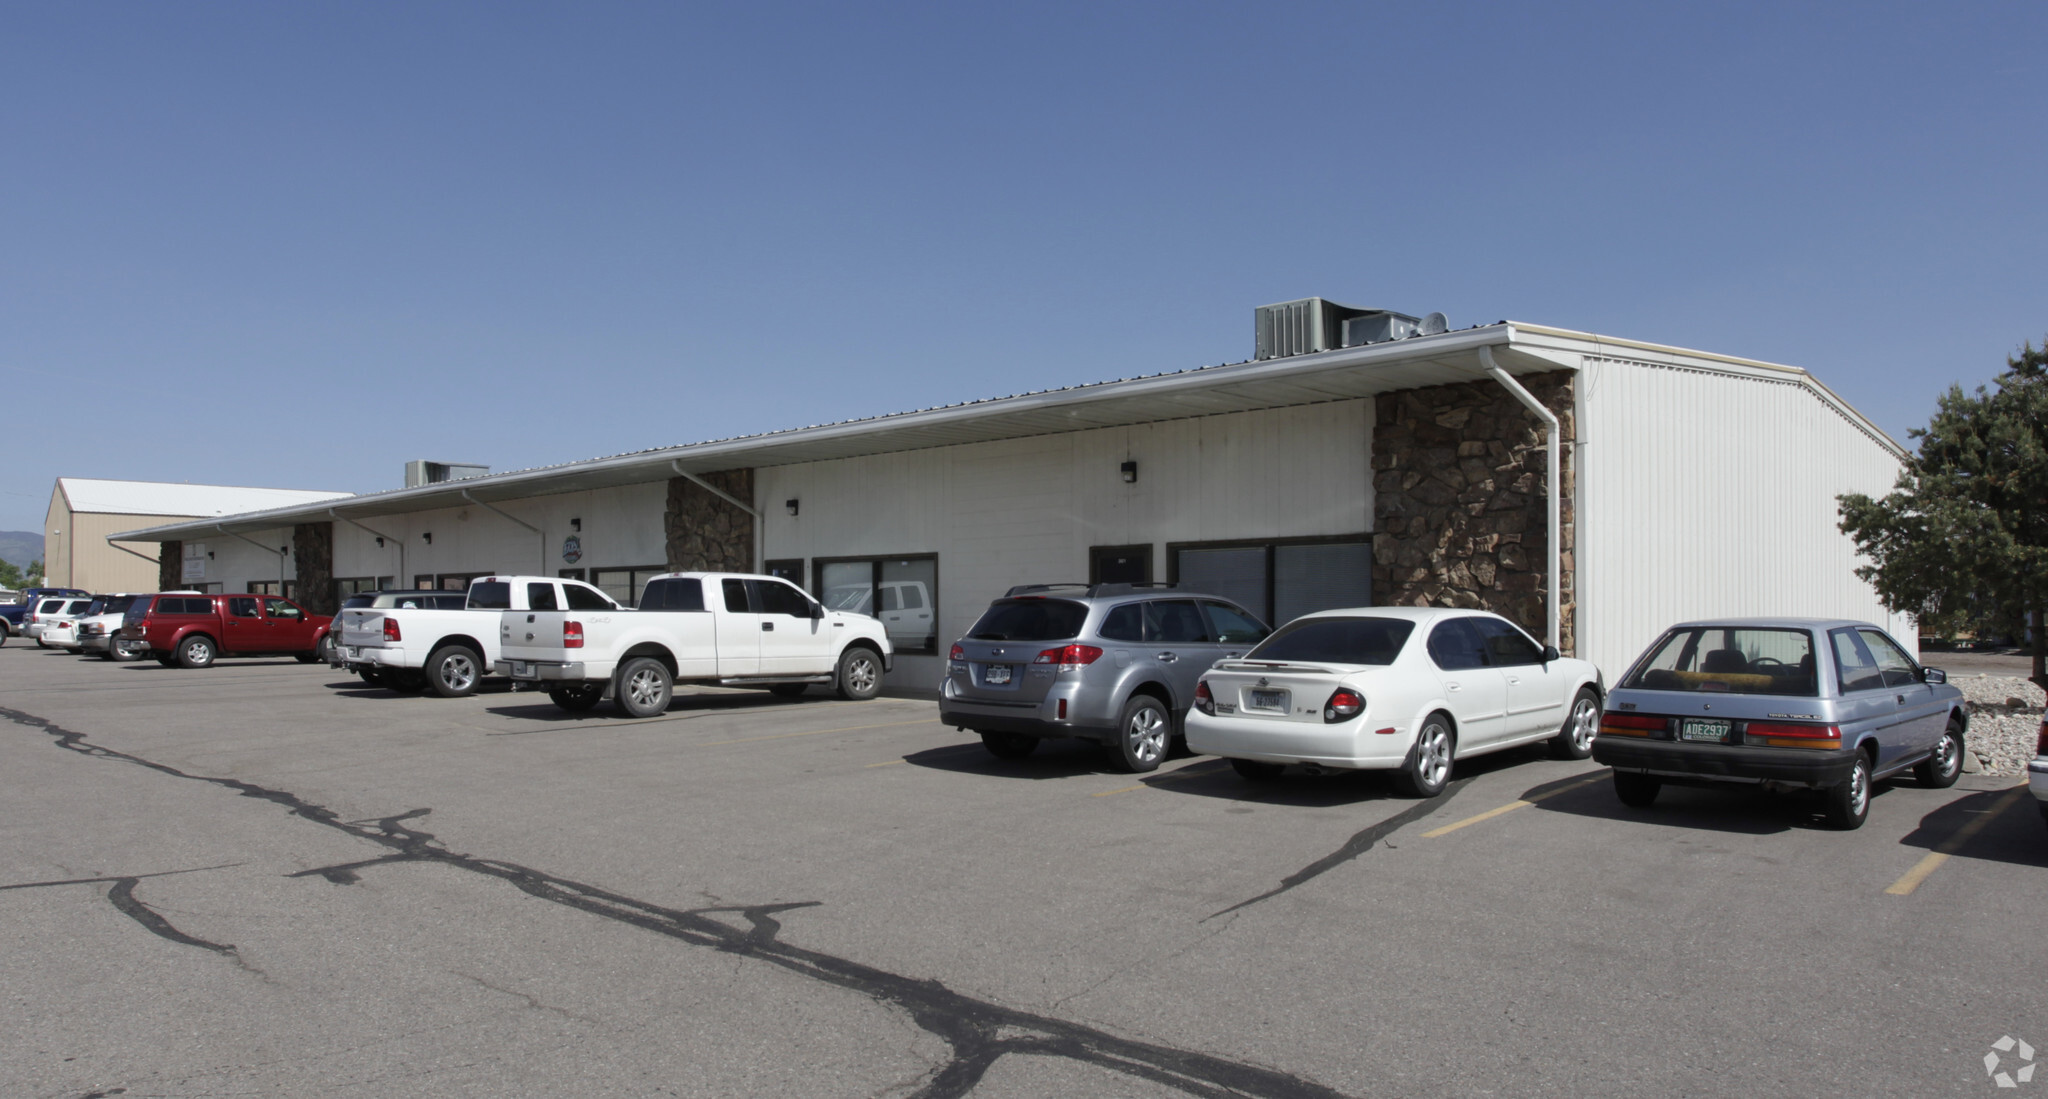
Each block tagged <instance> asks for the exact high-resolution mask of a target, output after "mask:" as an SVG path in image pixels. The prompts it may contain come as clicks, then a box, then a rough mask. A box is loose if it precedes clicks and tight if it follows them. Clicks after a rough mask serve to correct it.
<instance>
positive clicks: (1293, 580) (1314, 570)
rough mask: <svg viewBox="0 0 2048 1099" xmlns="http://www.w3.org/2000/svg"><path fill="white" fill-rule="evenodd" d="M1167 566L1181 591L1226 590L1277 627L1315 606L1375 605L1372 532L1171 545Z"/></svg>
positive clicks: (1230, 597) (1216, 592)
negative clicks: (1325, 536) (1337, 535)
mask: <svg viewBox="0 0 2048 1099" xmlns="http://www.w3.org/2000/svg"><path fill="white" fill-rule="evenodd" d="M1166 568H1167V577H1168V579H1170V580H1172V581H1173V582H1174V583H1175V584H1177V585H1178V586H1179V587H1180V588H1181V590H1183V591H1192V592H1204V593H1206V594H1209V595H1220V596H1222V597H1223V598H1225V599H1228V600H1230V601H1232V602H1234V603H1236V604H1238V605H1239V606H1241V607H1244V608H1245V609H1246V610H1249V611H1251V612H1253V613H1254V614H1258V615H1261V616H1262V617H1264V618H1265V619H1266V621H1268V622H1271V623H1272V624H1273V625H1275V626H1282V625H1285V624H1287V623H1288V622H1292V621H1293V620H1295V619H1297V618H1299V617H1301V616H1302V615H1304V614H1309V613H1312V612H1314V611H1326V610H1331V609H1334V608H1337V607H1369V606H1371V605H1372V536H1371V535H1368V534H1354V535H1346V536H1340V537H1336V538H1294V539H1276V540H1274V541H1270V542H1206V543H1195V542H1190V543H1182V544H1175V545H1168V546H1167V547H1166Z"/></svg>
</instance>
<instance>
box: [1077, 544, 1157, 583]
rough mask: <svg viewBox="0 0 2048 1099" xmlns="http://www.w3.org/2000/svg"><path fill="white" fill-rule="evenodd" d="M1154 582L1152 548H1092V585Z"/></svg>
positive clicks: (1089, 562) (1090, 556)
mask: <svg viewBox="0 0 2048 1099" xmlns="http://www.w3.org/2000/svg"><path fill="white" fill-rule="evenodd" d="M1151 580H1152V546H1151V544H1150V543H1147V544H1145V545H1142V546H1090V547H1089V549H1088V582H1089V583H1090V584H1146V583H1150V582H1151Z"/></svg>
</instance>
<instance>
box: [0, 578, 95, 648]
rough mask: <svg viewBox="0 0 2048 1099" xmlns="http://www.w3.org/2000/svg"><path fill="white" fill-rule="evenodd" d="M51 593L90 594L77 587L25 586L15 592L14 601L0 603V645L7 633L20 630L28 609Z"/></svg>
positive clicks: (5, 638)
mask: <svg viewBox="0 0 2048 1099" xmlns="http://www.w3.org/2000/svg"><path fill="white" fill-rule="evenodd" d="M52 595H76V596H91V595H92V593H91V592H89V591H81V590H80V589H78V588H25V589H23V590H21V591H19V592H16V593H15V601H14V602H12V603H4V604H0V645H4V644H6V643H7V638H8V636H9V635H11V634H17V633H20V632H22V625H23V621H24V620H25V619H26V618H27V617H28V614H29V611H31V610H32V609H34V607H35V605H36V604H37V603H38V602H40V601H41V600H42V599H43V598H44V597H46V596H52Z"/></svg>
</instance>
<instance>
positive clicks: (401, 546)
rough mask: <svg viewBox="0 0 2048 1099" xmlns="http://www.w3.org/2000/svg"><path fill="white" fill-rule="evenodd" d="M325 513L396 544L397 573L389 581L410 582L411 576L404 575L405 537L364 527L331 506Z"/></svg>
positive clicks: (372, 580) (374, 580)
mask: <svg viewBox="0 0 2048 1099" xmlns="http://www.w3.org/2000/svg"><path fill="white" fill-rule="evenodd" d="M327 514H328V515H329V516H330V517H331V518H335V519H339V520H341V521H342V522H344V523H347V524H348V525H349V526H352V527H354V528H356V529H357V530H369V531H370V533H371V534H374V535H376V536H377V537H379V538H382V539H384V541H385V543H386V544H387V545H392V546H397V547H398V575H397V576H395V577H393V578H392V580H391V582H392V583H394V584H410V583H412V578H411V577H408V576H406V575H405V539H403V538H398V537H395V536H393V535H389V534H386V533H384V532H383V531H381V530H370V528H369V527H366V526H364V525H362V524H361V523H358V522H356V521H355V520H354V519H351V518H349V517H348V516H346V515H343V514H342V513H340V512H338V511H336V510H334V509H333V508H328V509H327ZM375 582H376V578H375V577H372V578H371V583H375Z"/></svg>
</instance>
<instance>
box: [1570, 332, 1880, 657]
mask: <svg viewBox="0 0 2048 1099" xmlns="http://www.w3.org/2000/svg"><path fill="white" fill-rule="evenodd" d="M1579 405H1580V418H1579V424H1580V428H1579V445H1580V448H1581V449H1580V451H1579V467H1578V468H1579V471H1580V473H1579V476H1580V486H1579V501H1580V503H1579V514H1578V522H1579V526H1578V560H1577V562H1576V564H1577V566H1578V577H1579V593H1580V607H1579V621H1580V623H1581V626H1580V628H1581V630H1582V633H1581V635H1580V636H1581V638H1582V645H1583V649H1582V652H1583V653H1584V654H1585V655H1586V656H1588V657H1589V658H1591V659H1592V660H1593V661H1594V662H1595V663H1597V664H1599V665H1600V667H1601V668H1602V669H1603V670H1604V671H1605V672H1606V673H1607V675H1608V677H1609V681H1610V682H1612V680H1613V678H1614V677H1615V676H1618V675H1620V674H1621V673H1622V672H1623V671H1625V670H1626V669H1627V666H1628V663H1629V661H1631V660H1633V659H1635V657H1636V656H1637V654H1639V653H1640V652H1641V651H1642V649H1643V648H1644V647H1645V646H1646V645H1648V644H1649V643H1650V642H1651V641H1652V640H1654V639H1655V638H1656V636H1657V634H1658V633H1659V632H1660V631H1662V630H1663V629H1664V628H1665V627H1666V626H1668V625H1670V624H1671V623H1673V622H1677V621H1680V620H1683V619H1688V618H1700V617H1706V616H1712V615H1800V616H1815V617H1843V618H1859V619H1863V620H1865V621H1869V622H1874V623H1877V624H1879V625H1883V626H1887V627H1888V628H1890V629H1891V630H1892V632H1893V633H1894V634H1895V635H1896V636H1898V638H1899V640H1900V641H1901V642H1903V643H1905V644H1906V645H1907V646H1908V647H1909V648H1912V647H1913V646H1914V644H1915V639H1914V637H1913V636H1912V630H1911V628H1910V624H1909V621H1908V620H1906V619H1904V618H1903V617H1902V618H1900V619H1898V620H1893V619H1892V618H1891V617H1890V616H1888V615H1887V614H1886V612H1885V610H1884V607H1883V605H1882V604H1880V603H1879V602H1878V599H1877V594H1876V593H1875V592H1874V591H1872V590H1871V588H1870V586H1869V585H1867V584H1865V583H1864V582H1863V581H1861V580H1859V579H1857V578H1856V574H1855V571H1854V570H1855V568H1856V566H1857V565H1858V564H1859V563H1860V562H1859V561H1858V559H1857V557H1856V553H1855V546H1854V544H1853V543H1852V542H1851V541H1850V540H1849V538H1848V537H1847V536H1846V535H1844V534H1842V533H1841V531H1840V530H1838V529H1837V528H1836V525H1835V524H1836V523H1837V522H1838V515H1837V513H1836V504H1835V497H1836V496H1838V495H1840V494H1842V493H1845V492H1864V493H1869V494H1872V495H1878V494H1882V493H1884V492H1886V491H1888V490H1889V489H1890V488H1891V486H1892V482H1893V480H1894V479H1895V478H1896V477H1897V476H1898V472H1899V460H1898V459H1897V457H1896V456H1895V455H1894V454H1893V453H1892V452H1891V451H1890V450H1888V449H1887V448H1886V447H1885V446H1884V445H1883V444H1881V443H1880V442H1879V441H1878V440H1877V439H1876V438H1873V437H1872V436H1871V435H1870V434H1869V433H1867V432H1866V431H1865V430H1864V429H1863V428H1862V427H1861V426H1860V425H1858V424H1856V423H1855V422H1853V421H1851V420H1850V419H1849V418H1848V417H1847V416H1845V415H1843V414H1842V412H1841V411H1839V410H1838V409H1836V408H1835V407H1833V406H1832V405H1830V404H1828V403H1827V402H1826V401H1825V400H1823V399H1822V398H1821V397H1820V395H1819V394H1817V393H1816V392H1814V391H1813V390H1812V389H1810V388H1808V387H1807V386H1806V385H1805V384H1803V383H1802V382H1800V381H1798V380H1796V378H1793V377H1789V376H1787V377H1774V376H1770V375H1768V374H1766V373H1765V372H1764V371H1760V370H1759V371H1754V372H1738V373H1728V372H1722V371H1708V370H1700V369H1688V368H1684V367H1680V366H1671V365H1662V364H1654V363H1648V362H1639V361H1633V360H1623V359H1614V358H1598V357H1594V356H1586V357H1585V360H1584V367H1583V370H1582V372H1581V374H1580V389H1579Z"/></svg>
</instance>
